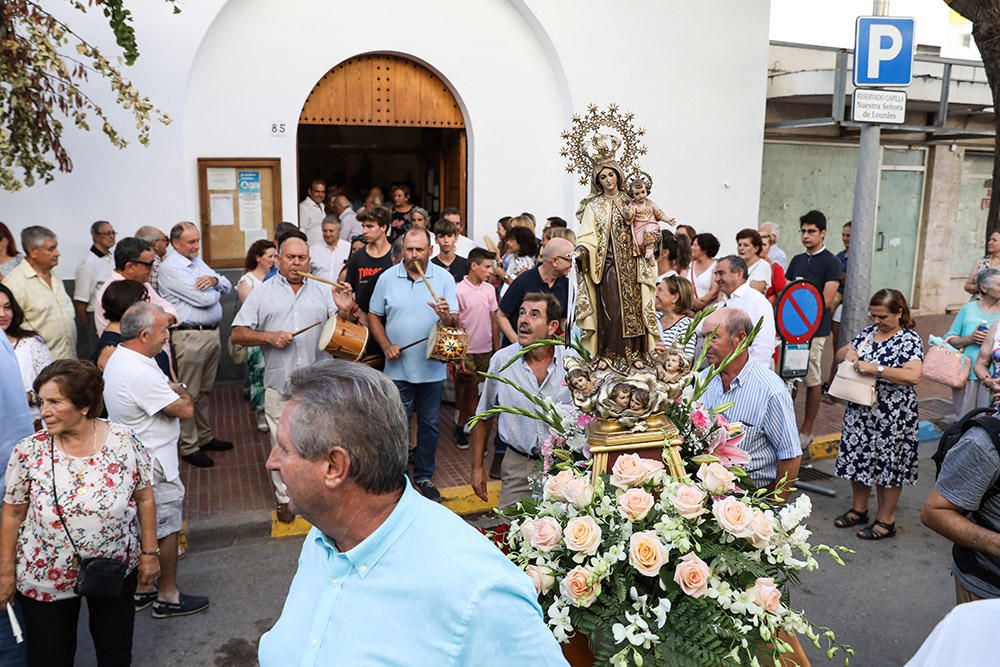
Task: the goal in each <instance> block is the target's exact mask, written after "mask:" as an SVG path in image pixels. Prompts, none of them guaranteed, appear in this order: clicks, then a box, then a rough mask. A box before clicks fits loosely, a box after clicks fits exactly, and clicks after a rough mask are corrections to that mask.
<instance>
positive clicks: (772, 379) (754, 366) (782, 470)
mask: <svg viewBox="0 0 1000 667" xmlns="http://www.w3.org/2000/svg"><path fill="white" fill-rule="evenodd" d="M753 326H754V325H753V324H752V323H751V321H750V316H749V315H747V314H746V312H744V311H742V310H740V309H739V308H723V309H721V310H718V311H716V312H715V313H713V314H712V315H710V316H709V317H708V319H707V320H706V323H705V327H704V330H705V331H706V332H711V331H714V332H715V336H714V337H713V338H712V341H711V342H710V343H709V344H708V352H707V354H706V356H707V357H708V361H709V362H710V363H712V364H713V365H714V364H718V363H719V362H721V361H722V360H723V359H725V358H726V357H727V356H728V355H729V354H730V353H731V352H732V351H733V350H735V349H736V347H737V346H738V345H739V344H740V343H741V342H742V341H743V340H744V339H745V338H746V337H747V336H748V335H749V334H750V332H751V331H752V330H753ZM707 372H708V371H705V373H707ZM701 401H702V403H704V404H705V407H707V408H709V409H712V408H714V407H715V406H717V405H722V404H724V403H732V407H730V408H728V409H726V410H725V411H724V412H723V413H722V414H723V416H724V417H725V418H726V419H727V420H729V421H730V422H741V423H742V424H743V427H744V429H745V431H746V436H745V437H744V439H743V442H742V443H741V444H740V449H742V450H743V451H745V452H746V453H747V454H749V455H750V462H749V463H747V464H746V465H744V466H743V468H744V469H745V470H746V471H747V473H748V474H749V475H750V479H751V480H753V483H754V484H756V485H757V486H758V487H765V486H766V487H769V488H772V489H773V488H774V486H775V484H776V482H777V481H778V480H780V479H782V478H783V477H786V476H787V478H788V483H789V484H791V483H793V482H794V481H795V479H796V478H797V477H798V475H799V463H800V462H801V460H802V447H801V445H800V444H799V437H798V429H796V427H795V407H794V406H793V405H792V397H791V395H790V394H789V393H788V388H787V387H786V386H785V383H784V382H783V381H782V380H781V378H779V377H778V376H777V375H775V374H774V372H773V371H771V370H770V369H769V368H767V367H766V366H764V365H762V364H760V363H759V362H757V361H754V360H753V359H751V358H750V354H749V352H747V351H746V350H744V352H743V354H741V355H740V356H738V357H736V358H735V359H734V360H733V361H732V362H730V364H729V365H728V366H726V368H725V369H723V371H722V373H721V374H720V375H718V376H716V377H715V379H713V380H712V382H711V383H709V385H708V389H707V390H706V391H705V393H704V394H703V395H702V397H701Z"/></svg>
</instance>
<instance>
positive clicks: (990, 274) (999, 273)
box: [976, 268, 1000, 292]
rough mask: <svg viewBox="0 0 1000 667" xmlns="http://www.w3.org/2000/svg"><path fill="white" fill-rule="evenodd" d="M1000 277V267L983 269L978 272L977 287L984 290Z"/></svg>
mask: <svg viewBox="0 0 1000 667" xmlns="http://www.w3.org/2000/svg"><path fill="white" fill-rule="evenodd" d="M997 278H1000V269H994V268H989V269H983V270H982V271H980V272H979V273H977V274H976V287H977V288H978V289H979V291H980V292H982V291H983V290H984V289H985V288H986V287H988V286H990V285H992V284H993V283H994V282H996V280H997Z"/></svg>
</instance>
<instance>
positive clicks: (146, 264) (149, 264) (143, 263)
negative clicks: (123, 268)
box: [129, 259, 153, 269]
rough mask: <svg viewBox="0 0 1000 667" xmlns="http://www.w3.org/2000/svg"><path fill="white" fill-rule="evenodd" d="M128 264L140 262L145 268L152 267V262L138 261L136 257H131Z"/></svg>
mask: <svg viewBox="0 0 1000 667" xmlns="http://www.w3.org/2000/svg"><path fill="white" fill-rule="evenodd" d="M129 264H142V265H143V266H145V267H146V268H147V269H151V268H153V263H152V262H140V261H139V260H137V259H133V260H132V261H130V262H129Z"/></svg>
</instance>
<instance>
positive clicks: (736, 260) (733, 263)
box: [719, 255, 750, 281]
mask: <svg viewBox="0 0 1000 667" xmlns="http://www.w3.org/2000/svg"><path fill="white" fill-rule="evenodd" d="M719 261H720V262H729V268H730V269H731V270H733V271H738V272H740V273H741V274H743V280H744V281H746V279H747V276H749V275H750V268H749V267H748V266H747V263H746V260H744V259H743V258H742V257H740V256H739V255H726V256H725V257H723V258H722V259H720V260H719Z"/></svg>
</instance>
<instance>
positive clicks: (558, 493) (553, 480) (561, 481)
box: [543, 470, 575, 500]
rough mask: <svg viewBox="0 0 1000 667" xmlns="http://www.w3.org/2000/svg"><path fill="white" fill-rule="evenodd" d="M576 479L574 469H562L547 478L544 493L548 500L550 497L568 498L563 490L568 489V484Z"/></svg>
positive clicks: (557, 498)
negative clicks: (564, 495)
mask: <svg viewBox="0 0 1000 667" xmlns="http://www.w3.org/2000/svg"><path fill="white" fill-rule="evenodd" d="M574 479H575V477H574V475H573V471H572V470H561V471H559V473H558V474H556V475H553V476H551V477H549V478H548V479H547V480H545V490H544V491H543V495H544V496H545V498H546V500H548V499H549V498H555V499H556V500H566V498H564V497H563V492H564V491H565V490H566V485H567V484H569V483H570V482H572V481H573V480H574Z"/></svg>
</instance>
